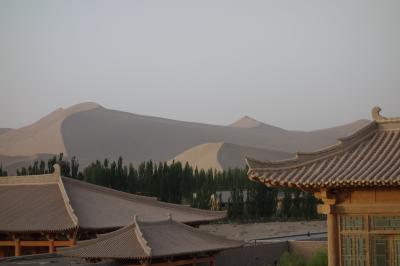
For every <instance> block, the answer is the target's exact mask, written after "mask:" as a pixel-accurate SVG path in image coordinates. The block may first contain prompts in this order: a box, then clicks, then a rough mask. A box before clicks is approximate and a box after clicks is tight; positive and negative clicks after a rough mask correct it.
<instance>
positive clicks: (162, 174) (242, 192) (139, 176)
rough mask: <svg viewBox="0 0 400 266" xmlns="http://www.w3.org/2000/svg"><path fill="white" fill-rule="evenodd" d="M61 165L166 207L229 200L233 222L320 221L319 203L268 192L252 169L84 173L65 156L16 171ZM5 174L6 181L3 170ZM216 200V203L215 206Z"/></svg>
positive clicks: (96, 169)
mask: <svg viewBox="0 0 400 266" xmlns="http://www.w3.org/2000/svg"><path fill="white" fill-rule="evenodd" d="M55 163H58V164H59V165H60V168H61V175H62V176H66V177H71V178H75V179H78V180H81V181H85V182H89V183H93V184H96V185H100V186H104V187H108V188H112V189H116V190H120V191H124V192H128V193H135V194H141V195H146V196H152V197H156V198H158V199H159V200H161V201H165V202H170V203H178V204H189V205H191V206H192V207H194V208H201V209H214V210H220V209H223V207H222V204H221V201H222V198H221V195H219V196H218V193H217V192H218V191H225V192H224V193H228V194H230V197H229V198H230V199H229V201H228V202H227V204H226V206H225V208H226V209H227V210H228V219H229V220H231V221H238V222H250V221H268V220H300V219H306V220H311V219H321V218H322V217H321V216H320V215H319V214H318V213H317V210H316V206H317V204H318V201H317V199H316V198H314V196H313V195H312V194H310V193H306V192H303V191H300V190H297V189H282V188H269V187H266V186H265V185H263V184H260V183H258V182H253V181H250V180H249V179H248V178H247V169H238V168H236V169H228V170H224V171H215V170H212V169H209V170H203V169H198V168H197V167H195V168H193V167H192V166H190V165H189V164H188V163H185V164H182V163H180V162H172V163H166V162H159V163H155V162H153V161H151V160H150V161H146V162H142V163H140V164H139V165H138V166H136V167H135V166H134V165H133V164H131V163H130V164H124V162H123V158H122V157H119V158H118V160H116V161H110V160H108V159H104V160H103V161H99V160H97V161H95V162H93V163H91V164H90V165H89V166H87V167H85V168H84V169H83V170H82V171H80V170H79V162H78V159H77V158H76V157H72V158H71V159H69V160H67V159H65V158H64V156H63V154H62V153H61V154H60V155H59V156H54V157H52V158H50V159H49V160H47V162H45V161H43V160H40V161H35V162H33V163H32V164H31V165H29V166H28V167H22V168H20V169H18V170H17V175H34V174H46V173H51V172H53V171H54V169H53V165H54V164H55ZM0 174H1V175H7V173H6V172H4V171H3V170H2V168H1V167H0ZM211 199H214V201H213V200H211Z"/></svg>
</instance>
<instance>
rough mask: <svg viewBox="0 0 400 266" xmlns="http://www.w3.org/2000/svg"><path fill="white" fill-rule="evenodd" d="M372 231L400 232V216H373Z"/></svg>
mask: <svg viewBox="0 0 400 266" xmlns="http://www.w3.org/2000/svg"><path fill="white" fill-rule="evenodd" d="M371 229H372V230H400V216H372V217H371Z"/></svg>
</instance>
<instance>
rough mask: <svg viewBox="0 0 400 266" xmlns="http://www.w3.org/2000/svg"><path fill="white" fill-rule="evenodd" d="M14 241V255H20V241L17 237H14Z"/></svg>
mask: <svg viewBox="0 0 400 266" xmlns="http://www.w3.org/2000/svg"><path fill="white" fill-rule="evenodd" d="M14 242H15V244H14V246H15V254H14V255H15V256H16V257H18V256H21V241H20V240H19V238H15V239H14Z"/></svg>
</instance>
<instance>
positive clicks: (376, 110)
mask: <svg viewBox="0 0 400 266" xmlns="http://www.w3.org/2000/svg"><path fill="white" fill-rule="evenodd" d="M381 111H382V109H381V108H380V107H379V106H375V107H374V108H372V111H371V114H372V118H373V119H374V121H375V122H400V117H386V116H383V115H381V114H380V112H381Z"/></svg>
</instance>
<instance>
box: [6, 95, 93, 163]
mask: <svg viewBox="0 0 400 266" xmlns="http://www.w3.org/2000/svg"><path fill="white" fill-rule="evenodd" d="M98 107H99V105H97V104H95V103H82V104H78V105H74V106H72V107H70V108H67V109H62V108H59V109H57V110H55V111H54V112H52V113H51V114H49V115H47V116H45V117H44V118H42V119H40V120H39V121H37V122H35V123H33V124H31V125H29V126H26V127H22V128H19V129H15V130H10V131H7V132H5V133H3V134H1V135H0V154H2V155H8V156H33V155H37V154H40V153H49V154H58V153H61V152H63V153H64V154H67V149H66V148H65V146H64V141H63V137H62V134H61V124H62V122H63V121H64V119H65V118H66V117H68V116H69V115H71V114H73V113H76V112H82V111H85V110H90V109H93V108H98Z"/></svg>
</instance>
